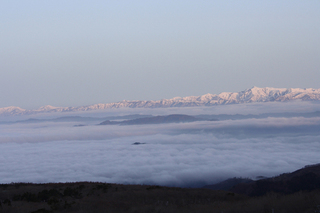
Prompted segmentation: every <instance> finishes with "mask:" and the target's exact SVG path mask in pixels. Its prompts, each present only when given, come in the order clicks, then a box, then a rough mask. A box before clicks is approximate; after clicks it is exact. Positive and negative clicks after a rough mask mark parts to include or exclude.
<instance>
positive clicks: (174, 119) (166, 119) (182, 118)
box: [99, 114, 204, 125]
mask: <svg viewBox="0 0 320 213" xmlns="http://www.w3.org/2000/svg"><path fill="white" fill-rule="evenodd" d="M201 120H204V119H202V118H196V117H194V116H190V115H182V114H172V115H167V116H160V115H159V116H152V117H146V118H136V119H132V120H125V121H110V120H106V121H104V122H102V123H100V124H99V125H116V124H120V125H141V124H162V123H182V122H194V121H201Z"/></svg>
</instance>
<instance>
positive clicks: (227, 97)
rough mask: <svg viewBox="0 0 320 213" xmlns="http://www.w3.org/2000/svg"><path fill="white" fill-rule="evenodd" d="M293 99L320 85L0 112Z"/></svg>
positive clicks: (2, 111) (317, 96) (311, 95)
mask: <svg viewBox="0 0 320 213" xmlns="http://www.w3.org/2000/svg"><path fill="white" fill-rule="evenodd" d="M291 100H303V101H319V100H320V89H312V88H309V89H299V88H296V89H292V88H291V89H285V88H271V87H265V88H259V87H253V88H251V89H246V90H244V91H241V92H223V93H220V94H219V95H215V94H209V93H208V94H205V95H202V96H188V97H184V98H181V97H175V98H172V99H162V100H157V101H126V100H124V101H120V102H116V103H108V104H94V105H89V106H81V107H53V106H49V105H47V106H44V107H40V108H39V109H37V110H25V109H21V108H19V107H13V106H12V107H5V108H0V115H5V116H10V115H25V114H34V113H41V112H74V111H89V110H99V109H109V108H122V107H127V108H166V107H192V106H214V105H221V104H239V103H253V102H284V101H291Z"/></svg>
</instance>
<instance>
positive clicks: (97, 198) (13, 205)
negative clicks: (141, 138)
mask: <svg viewBox="0 0 320 213" xmlns="http://www.w3.org/2000/svg"><path fill="white" fill-rule="evenodd" d="M319 177H320V165H313V166H308V167H305V168H303V169H300V170H297V171H295V172H293V173H288V174H282V175H279V176H277V177H274V178H268V179H263V180H258V181H249V180H248V179H241V178H233V179H229V180H228V181H224V182H222V183H221V184H220V185H219V184H216V186H223V187H231V189H230V191H223V190H211V189H205V188H202V189H195V188H175V187H163V186H148V185H120V184H107V183H93V182H79V183H48V184H31V183H12V184H0V212H5V213H20V212H21V213H22V212H23V213H54V212H79V213H81V212H95V213H100V212H101V213H106V212H109V213H112V212H120V213H121V212H129V213H139V212H140V213H149V212H150V213H151V212H156V213H160V212H168V213H171V212H172V213H173V212H177V213H179V212H186V213H188V212H201V213H202V212H203V213H206V212H208V213H209V212H213V213H215V212H217V213H221V212H224V213H238V212H244V213H245V212H247V213H251V212H261V213H268V212H270V213H272V212H273V213H289V212H290V213H311V212H312V213H314V212H320V179H319ZM237 182H240V184H237ZM243 182H246V183H243ZM233 184H236V185H235V186H233V187H232V186H231V185H233Z"/></svg>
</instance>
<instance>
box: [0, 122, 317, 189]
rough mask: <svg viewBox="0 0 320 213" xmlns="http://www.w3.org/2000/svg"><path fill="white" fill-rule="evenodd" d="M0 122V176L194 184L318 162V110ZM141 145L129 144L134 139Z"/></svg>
mask: <svg viewBox="0 0 320 213" xmlns="http://www.w3.org/2000/svg"><path fill="white" fill-rule="evenodd" d="M74 124H76V122H59V123H58V122H43V123H33V124H22V123H16V124H10V125H4V124H3V125H1V129H0V176H1V180H0V182H1V183H10V182H66V181H68V182H70V181H103V182H113V183H136V184H160V185H170V186H201V185H205V184H212V183H215V182H217V181H220V180H223V179H225V178H230V177H234V176H238V177H239V176H241V177H251V178H254V177H256V176H258V175H263V176H273V175H277V174H280V173H283V172H290V171H293V170H295V169H299V168H301V167H303V166H304V165H306V164H313V163H319V152H320V133H319V132H320V131H319V129H320V128H319V127H320V118H318V117H314V118H302V117H299V118H265V119H247V120H226V121H217V122H208V121H205V122H194V123H183V124H182V123H180V124H161V125H134V126H96V125H93V124H94V122H93V123H90V125H91V126H84V127H73V125H74ZM137 141H138V142H144V143H146V144H142V145H132V143H134V142H137Z"/></svg>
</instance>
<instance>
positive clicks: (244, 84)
mask: <svg viewBox="0 0 320 213" xmlns="http://www.w3.org/2000/svg"><path fill="white" fill-rule="evenodd" d="M319 9H320V1H318V0H309V1H298V0H277V1H276V0H270V1H249V0H244V1H236V0H225V1H206V0H200V1H191V0H170V1H169V0H161V1H146V0H137V1H128V0H121V1H102V0H97V1H86V0H77V1H75V0H69V1H63V0H56V1H41V0H34V1H26V0H17V1H1V3H0V31H1V33H0V41H1V42H0V73H1V76H0V91H1V95H0V107H7V106H19V107H22V108H26V109H36V108H39V107H40V106H44V105H53V106H82V105H90V104H96V103H110V102H117V101H121V100H158V99H163V98H173V97H176V96H180V97H184V96H190V95H203V94H206V93H212V94H218V93H220V92H238V91H242V90H245V89H247V88H251V87H252V86H258V87H279V88H319V79H320V72H319V68H320V41H319V38H320V13H319Z"/></svg>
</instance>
